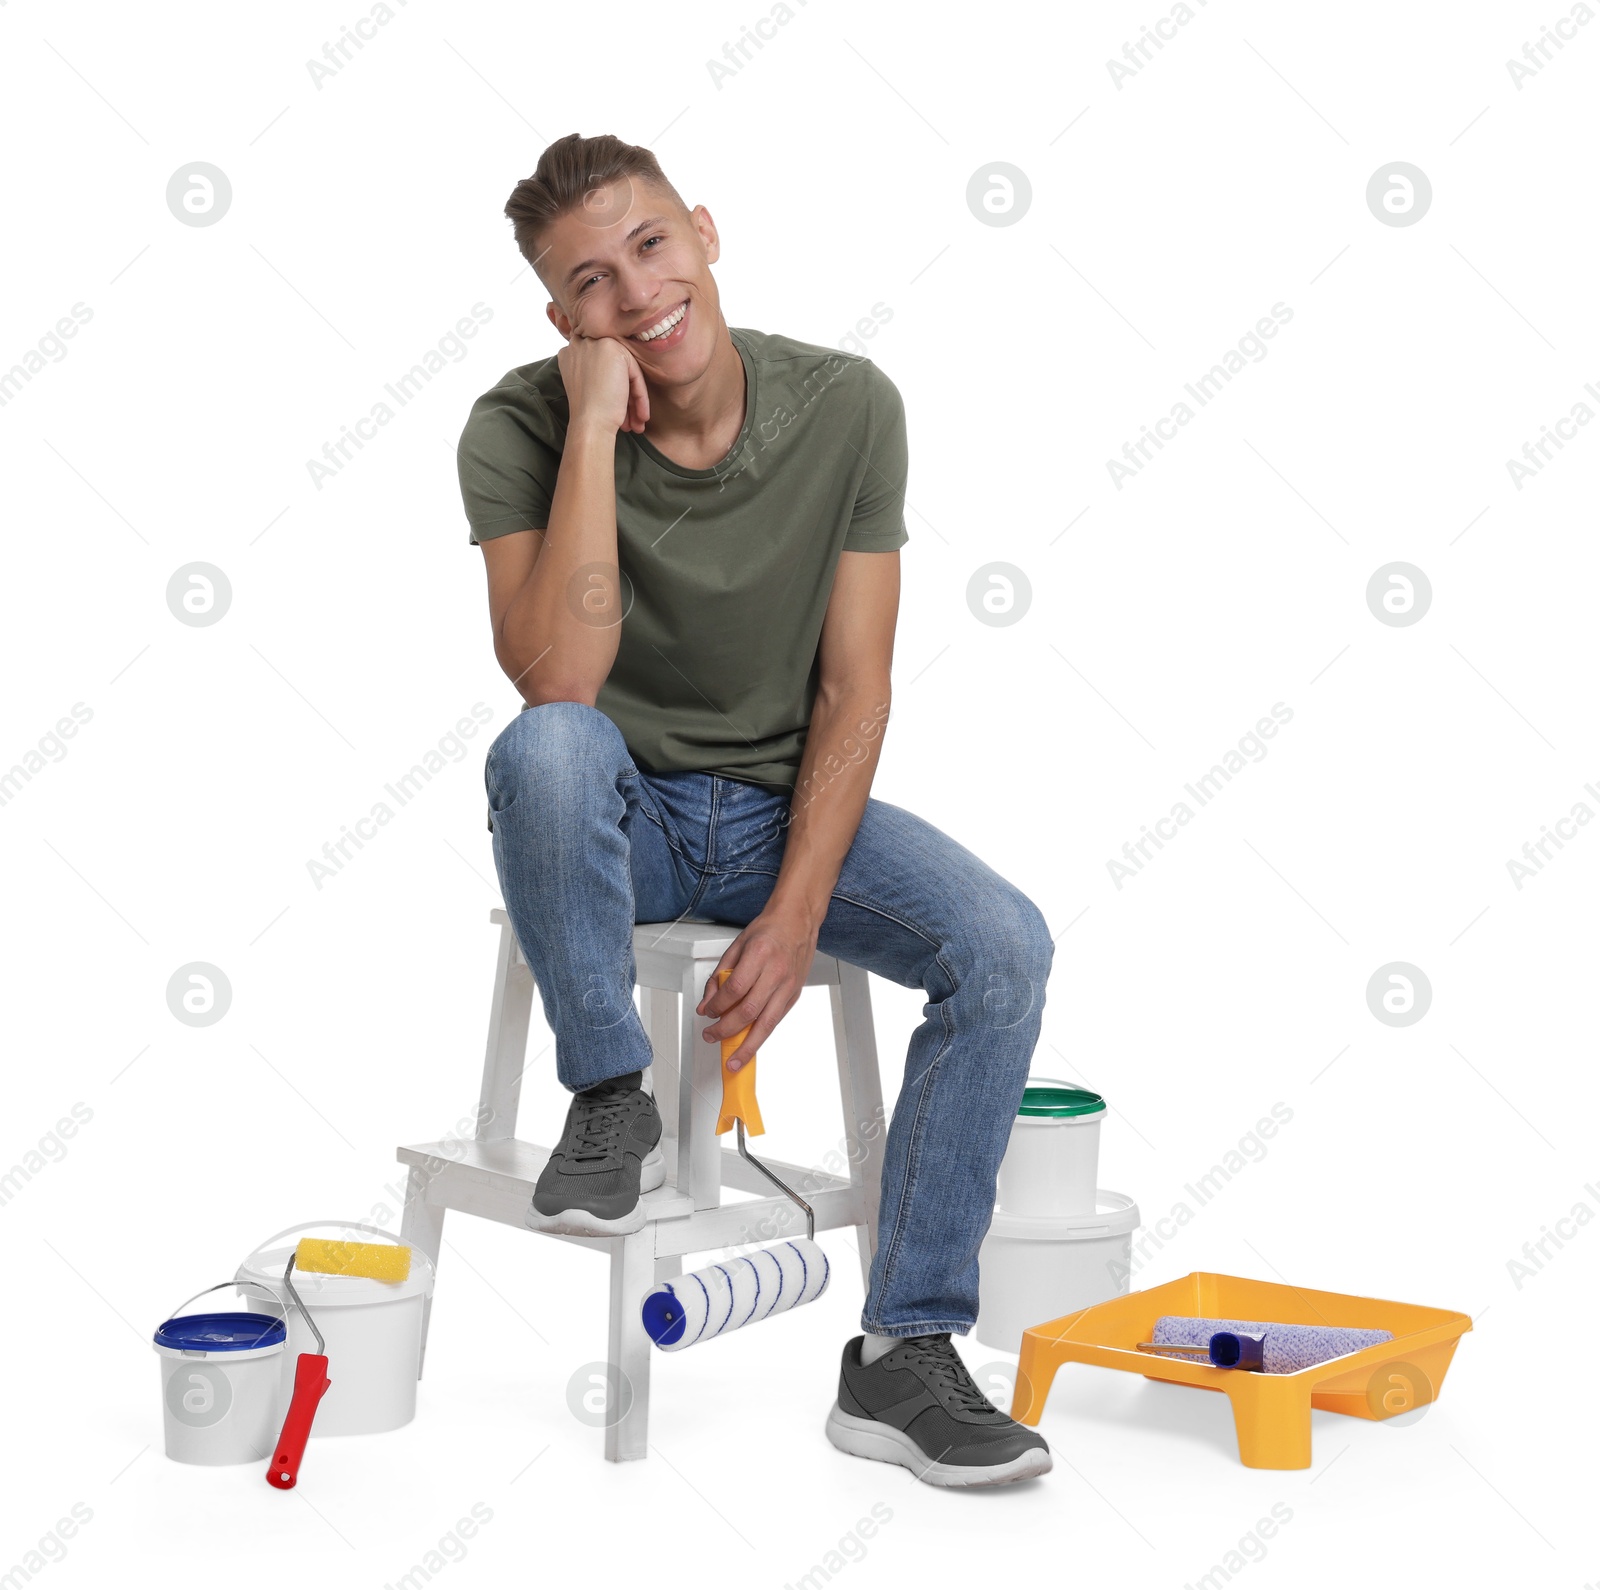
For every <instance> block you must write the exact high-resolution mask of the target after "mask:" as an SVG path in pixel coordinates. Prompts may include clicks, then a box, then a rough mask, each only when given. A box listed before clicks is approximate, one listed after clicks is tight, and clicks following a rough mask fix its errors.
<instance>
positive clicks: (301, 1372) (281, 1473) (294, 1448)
mask: <svg viewBox="0 0 1600 1590" xmlns="http://www.w3.org/2000/svg"><path fill="white" fill-rule="evenodd" d="M296 1265H298V1266H299V1267H300V1269H301V1270H304V1271H320V1272H321V1273H322V1274H324V1275H361V1276H367V1277H370V1278H371V1279H372V1280H375V1281H403V1280H405V1278H406V1277H407V1276H408V1275H409V1274H410V1273H411V1249H410V1247H409V1246H408V1245H406V1244H401V1245H400V1246H399V1247H387V1246H385V1245H384V1244H383V1243H379V1242H333V1241H327V1240H325V1239H323V1238H321V1237H302V1238H301V1239H300V1241H299V1243H298V1244H297V1245H296V1247H295V1250H294V1252H293V1253H291V1254H290V1255H289V1262H288V1263H287V1264H286V1265H284V1267H283V1284H284V1287H285V1289H286V1290H287V1291H288V1293H289V1296H290V1298H291V1299H292V1300H293V1302H294V1306H295V1308H297V1309H298V1310H299V1311H300V1318H301V1319H303V1320H304V1321H305V1322H306V1327H307V1329H308V1330H310V1332H311V1335H312V1337H313V1339H314V1340H315V1341H316V1344H317V1350H316V1351H315V1352H314V1353H301V1354H300V1356H299V1358H298V1360H297V1361H296V1363H295V1366H294V1390H293V1392H292V1393H291V1395H290V1398H289V1407H288V1411H287V1412H286V1413H285V1414H284V1416H283V1429H282V1430H281V1431H280V1432H279V1434H278V1444H277V1445H276V1446H275V1447H274V1448H273V1449H272V1462H271V1463H270V1464H269V1465H268V1466H267V1484H269V1485H272V1486H275V1487H276V1488H277V1489H278V1490H280V1491H291V1490H293V1489H294V1487H295V1485H296V1484H297V1483H298V1482H299V1479H300V1464H301V1461H302V1459H304V1457H305V1453H306V1442H307V1441H308V1440H309V1439H310V1438H311V1425H312V1421H313V1420H314V1419H315V1418H316V1416H317V1404H318V1403H320V1402H321V1401H322V1399H323V1397H324V1396H325V1395H326V1393H327V1391H328V1389H329V1387H330V1386H332V1384H333V1382H332V1381H331V1380H329V1379H328V1344H327V1342H326V1341H324V1340H323V1336H322V1332H321V1331H320V1330H318V1329H317V1322H316V1321H315V1320H314V1319H312V1317H311V1310H310V1309H308V1308H307V1307H306V1305H305V1302H304V1300H303V1299H302V1298H301V1296H300V1293H299V1292H298V1291H297V1290H296V1289H295V1284H294V1282H293V1281H291V1280H290V1279H289V1276H290V1273H291V1272H292V1271H293V1270H294V1268H295V1266H296ZM285 1312H286V1313H287V1310H286V1311H285Z"/></svg>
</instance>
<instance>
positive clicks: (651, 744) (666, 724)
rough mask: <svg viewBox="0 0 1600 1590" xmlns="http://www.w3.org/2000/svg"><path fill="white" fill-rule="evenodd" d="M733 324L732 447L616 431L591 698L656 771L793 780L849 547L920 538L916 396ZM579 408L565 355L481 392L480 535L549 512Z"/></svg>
mask: <svg viewBox="0 0 1600 1590" xmlns="http://www.w3.org/2000/svg"><path fill="white" fill-rule="evenodd" d="M729 334H730V335H731V337H732V339H733V343H734V346H735V347H736V348H737V349H738V352H739V357H740V358H741V359H742V360H743V362H744V368H745V419H744V426H743V429H742V430H741V431H740V433H739V437H738V440H737V441H735V442H734V444H733V446H732V447H731V448H730V449H729V451H728V453H727V455H726V456H725V457H724V458H723V459H722V460H721V462H720V463H718V464H716V465H715V466H714V467H712V468H710V469H685V468H684V467H683V466H682V465H681V464H675V463H673V462H672V460H671V459H669V458H667V457H666V456H665V455H664V454H662V453H661V452H659V451H658V450H657V449H656V448H655V447H654V445H652V443H651V442H650V441H649V440H648V439H647V438H646V437H644V436H640V435H637V434H635V433H634V432H632V431H619V432H618V433H617V446H616V491H617V560H618V565H619V569H620V573H621V581H622V604H623V619H622V633H621V637H620V639H619V642H618V646H617V658H616V662H615V663H614V664H613V666H612V669H611V673H610V675H609V676H608V678H607V679H606V682H605V683H604V684H603V685H602V686H601V688H600V691H599V693H598V695H597V696H596V699H595V705H596V706H597V707H598V708H599V709H600V710H601V711H602V712H604V713H605V714H606V716H607V717H609V718H610V719H611V720H612V721H613V722H614V723H615V724H616V725H617V727H618V728H619V729H620V730H621V731H622V737H623V739H624V740H625V741H626V743H627V746H628V749H629V751H630V752H631V753H632V755H633V758H634V761H635V762H636V764H637V765H638V766H639V768H640V769H641V770H643V771H645V772H648V773H671V772H679V771H683V770H687V769H697V770H700V771H704V772H709V773H720V774H723V775H725V776H727V777H729V778H738V779H744V780H747V781H749V782H751V783H757V784H765V785H769V786H776V787H779V788H786V789H791V790H792V789H793V788H794V786H795V784H796V783H797V782H798V779H799V772H800V756H801V752H802V750H803V749H804V746H805V739H806V729H807V726H808V724H809V723H810V721H811V710H812V705H813V703H814V701H815V698H816V692H817V681H818V666H817V642H818V639H819V637H820V636H821V634H822V620H823V616H824V614H825V612H826V610H827V605H828V596H829V593H830V592H831V590H832V588H833V576H834V570H835V568H836V567H837V565H838V561H839V554H840V552H841V551H860V552H890V551H893V550H894V549H895V548H896V547H900V546H903V545H904V544H905V542H906V541H907V540H908V539H909V537H908V535H907V532H906V527H905V518H904V506H905V491H906V465H907V452H906V424H905V408H904V405H903V404H902V402H901V399H900V394H899V392H898V391H897V390H896V388H895V385H894V383H893V382H892V381H891V380H890V379H889V378H888V376H886V375H885V374H884V373H883V372H882V371H881V370H880V369H879V368H878V367H877V365H875V364H874V363H873V362H872V361H871V360H870V359H866V358H861V357H859V356H854V355H849V354H844V353H841V352H839V351H838V350H837V349H834V348H825V347H821V346H819V345H816V344H813V343H808V342H797V341H796V340H795V339H794V338H792V337H784V336H778V335H775V334H770V333H767V332H761V331H750V330H746V329H744V328H742V327H730V328H729ZM568 412H569V411H568V405H567V396H566V389H565V386H564V385H563V383H562V380H561V371H560V368H559V366H558V365H557V363H556V360H555V358H554V356H552V357H550V358H548V359H540V360H538V361H536V362H535V363H533V364H525V365H521V366H519V367H518V368H517V369H515V370H509V371H507V372H506V374H505V376H504V377H503V378H502V379H501V380H500V382H499V383H498V384H497V385H496V386H494V387H492V388H491V389H490V390H489V391H487V392H485V393H484V394H483V396H482V397H480V398H479V399H478V400H477V401H476V402H475V403H474V404H473V405H472V410H471V413H470V414H469V415H468V417H467V423H466V426H465V428H464V429H463V431H462V433H461V441H460V445H459V447H458V449H457V462H458V468H459V474H460V481H461V496H462V502H463V505H464V507H465V509H466V516H467V522H468V524H469V525H470V527H471V529H470V532H469V535H468V540H469V542H470V543H471V544H472V545H474V546H476V545H477V544H479V543H480V542H482V541H486V540H488V539H490V538H491V537H494V536H501V535H510V534H512V533H513V532H515V531H519V530H528V529H535V530H543V529H544V528H546V526H547V525H548V523H549V514H550V502H551V498H552V497H553V495H554V493H555V488H556V475H557V471H558V469H559V468H560V464H561V451H562V447H563V445H564V442H565V439H566V434H567V420H568Z"/></svg>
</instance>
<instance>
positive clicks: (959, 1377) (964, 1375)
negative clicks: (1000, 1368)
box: [901, 1336, 995, 1413]
mask: <svg viewBox="0 0 1600 1590" xmlns="http://www.w3.org/2000/svg"><path fill="white" fill-rule="evenodd" d="M901 1351H903V1352H907V1354H908V1356H909V1357H910V1358H911V1359H912V1360H913V1361H914V1362H915V1363H916V1365H917V1366H918V1367H919V1368H922V1369H926V1370H928V1371H930V1372H931V1374H932V1377H933V1380H934V1383H935V1386H936V1388H937V1389H938V1390H939V1391H941V1392H943V1393H944V1396H943V1398H942V1399H941V1400H946V1401H949V1402H952V1403H954V1404H955V1405H956V1407H957V1408H959V1409H960V1410H961V1411H962V1412H964V1413H993V1412H994V1411H995V1406H994V1404H993V1403H992V1402H990V1400H989V1399H988V1397H987V1396H985V1395H984V1392H983V1388H982V1387H981V1386H979V1385H978V1383H977V1381H975V1380H974V1379H973V1378H972V1376H971V1374H970V1373H968V1370H967V1366H966V1365H965V1364H964V1363H963V1362H962V1361H961V1355H960V1354H959V1353H958V1352H957V1351H956V1350H955V1348H954V1347H953V1346H952V1345H951V1343H950V1338H949V1337H948V1336H928V1337H920V1336H913V1337H911V1338H909V1339H908V1341H907V1342H906V1344H905V1347H904V1348H902V1349H901Z"/></svg>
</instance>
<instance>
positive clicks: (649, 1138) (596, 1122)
mask: <svg viewBox="0 0 1600 1590" xmlns="http://www.w3.org/2000/svg"><path fill="white" fill-rule="evenodd" d="M643 1081H644V1073H643V1072H642V1071H630V1072H629V1073H628V1075H627V1076H623V1077H613V1078H612V1079H611V1080H610V1081H608V1082H601V1083H598V1084H597V1085H596V1086H594V1087H592V1088H585V1089H584V1091H583V1092H582V1093H574V1094H573V1095H572V1103H571V1104H570V1105H569V1106H568V1108H567V1124H566V1128H565V1130H564V1131H563V1132H562V1134H561V1141H560V1142H559V1143H557V1144H556V1146H555V1147H554V1148H553V1149H551V1151H550V1159H549V1161H548V1163H547V1164H546V1165H545V1167H544V1169H543V1170H542V1171H540V1172H539V1180H538V1183H537V1184H536V1186H535V1187H534V1191H533V1202H532V1203H531V1204H530V1206H529V1208H528V1212H527V1214H526V1215H525V1216H524V1218H523V1224H525V1225H526V1226H527V1227H528V1229H529V1230H530V1231H554V1232H560V1233H563V1234H565V1235H567V1236H578V1237H618V1236H626V1235H627V1233H629V1232H630V1231H637V1230H638V1229H639V1228H640V1227H641V1226H642V1225H643V1224H644V1203H643V1201H642V1200H641V1198H640V1194H641V1193H647V1192H651V1191H653V1190H654V1189H655V1188H657V1187H659V1186H661V1184H662V1183H663V1182H664V1181H666V1179H667V1165H666V1161H665V1160H664V1159H663V1158H662V1156H661V1147H660V1144H661V1114H660V1112H659V1111H658V1110H657V1109H656V1101H655V1099H654V1098H652V1097H651V1095H650V1094H648V1093H646V1092H645V1091H644V1089H643V1088H642V1087H641V1086H640V1083H642V1082H643Z"/></svg>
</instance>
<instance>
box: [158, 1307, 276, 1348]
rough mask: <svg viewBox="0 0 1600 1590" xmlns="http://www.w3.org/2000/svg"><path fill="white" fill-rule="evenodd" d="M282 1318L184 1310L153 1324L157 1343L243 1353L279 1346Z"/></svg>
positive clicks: (159, 1344) (164, 1345) (268, 1315)
mask: <svg viewBox="0 0 1600 1590" xmlns="http://www.w3.org/2000/svg"><path fill="white" fill-rule="evenodd" d="M284 1336H285V1331H284V1326H283V1321H282V1320H281V1319H278V1318H276V1317H275V1316H273V1315H271V1314H241V1313H224V1314H184V1315H182V1316H181V1317H180V1318H176V1319H169V1320H163V1321H162V1323H161V1324H160V1325H158V1326H157V1327H156V1333H155V1344H156V1346H157V1347H168V1348H172V1349H173V1350H175V1351H177V1352H184V1353H243V1352H249V1351H251V1350H252V1349H254V1348H263V1347H281V1346H282V1345H283V1341H284Z"/></svg>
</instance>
